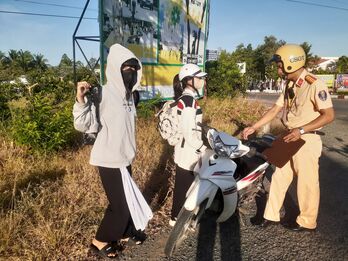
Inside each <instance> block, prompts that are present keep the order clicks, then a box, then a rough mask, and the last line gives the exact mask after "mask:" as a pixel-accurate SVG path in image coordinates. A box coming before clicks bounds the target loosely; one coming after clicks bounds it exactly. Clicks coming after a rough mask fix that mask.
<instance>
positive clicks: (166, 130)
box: [156, 101, 183, 146]
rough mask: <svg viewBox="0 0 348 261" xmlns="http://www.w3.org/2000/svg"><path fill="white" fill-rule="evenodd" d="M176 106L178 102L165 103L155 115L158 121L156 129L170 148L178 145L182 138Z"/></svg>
mask: <svg viewBox="0 0 348 261" xmlns="http://www.w3.org/2000/svg"><path fill="white" fill-rule="evenodd" d="M177 104H178V101H167V102H166V103H165V104H164V105H163V107H162V109H161V110H160V111H159V112H158V113H157V114H156V117H158V119H159V122H158V125H157V129H158V130H159V133H160V134H161V136H162V138H163V139H165V140H167V141H168V143H169V145H171V146H175V145H176V144H178V142H180V140H181V139H182V136H183V135H182V133H181V131H180V127H179V115H178V111H177V110H178V107H177Z"/></svg>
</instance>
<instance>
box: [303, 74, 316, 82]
mask: <svg viewBox="0 0 348 261" xmlns="http://www.w3.org/2000/svg"><path fill="white" fill-rule="evenodd" d="M305 80H306V82H308V83H309V84H313V83H314V82H315V81H316V80H317V78H315V77H314V76H313V75H310V74H308V75H306V77H305Z"/></svg>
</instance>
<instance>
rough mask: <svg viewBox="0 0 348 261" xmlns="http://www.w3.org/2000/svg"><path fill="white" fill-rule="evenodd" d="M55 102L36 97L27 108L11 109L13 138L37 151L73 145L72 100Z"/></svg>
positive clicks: (29, 101) (40, 95) (30, 100)
mask: <svg viewBox="0 0 348 261" xmlns="http://www.w3.org/2000/svg"><path fill="white" fill-rule="evenodd" d="M54 100H55V99H54V98H52V97H50V96H48V95H43V94H37V95H34V96H32V97H30V98H29V99H28V102H27V104H26V106H24V107H22V108H18V107H17V108H11V109H12V111H11V113H12V124H11V127H10V129H11V135H12V138H13V139H14V140H15V141H16V142H17V143H19V144H22V145H27V146H29V147H31V148H33V149H34V150H38V151H48V152H50V151H59V150H61V149H64V148H66V147H68V146H69V145H71V144H72V142H73V140H74V137H75V135H76V132H75V130H74V127H73V124H72V122H73V120H72V113H71V111H72V102H71V101H72V100H73V99H70V100H71V101H68V102H64V103H60V104H54Z"/></svg>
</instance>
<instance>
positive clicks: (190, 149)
mask: <svg viewBox="0 0 348 261" xmlns="http://www.w3.org/2000/svg"><path fill="white" fill-rule="evenodd" d="M206 76H207V73H205V72H202V71H201V69H200V68H199V67H198V66H197V65H195V64H185V65H184V66H183V67H182V68H181V69H180V72H179V75H176V76H175V77H174V81H173V85H174V86H173V87H174V99H175V100H177V101H178V103H177V111H178V115H179V126H180V129H181V133H182V134H183V135H182V138H181V140H180V141H179V142H178V143H177V144H176V145H175V147H174V162H175V164H176V173H175V184H174V191H173V205H172V210H171V217H170V221H169V224H170V225H171V226H174V224H175V221H176V218H177V216H178V214H179V212H180V209H181V208H182V206H183V204H184V202H185V196H186V192H187V190H188V189H189V187H190V186H191V184H192V182H193V180H194V175H193V169H194V166H195V165H196V163H197V161H198V159H199V154H200V153H201V152H202V151H203V150H204V149H205V146H204V145H203V140H202V130H201V127H200V126H198V123H202V116H203V114H202V109H201V107H200V106H199V105H198V103H197V101H196V97H197V96H198V95H199V93H198V90H200V89H202V88H203V87H204V86H205V83H206V81H205V78H206Z"/></svg>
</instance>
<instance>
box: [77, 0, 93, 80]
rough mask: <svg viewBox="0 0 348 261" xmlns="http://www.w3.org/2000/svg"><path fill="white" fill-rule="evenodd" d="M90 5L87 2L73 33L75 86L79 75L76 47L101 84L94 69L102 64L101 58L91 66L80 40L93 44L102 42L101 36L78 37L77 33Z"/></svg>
mask: <svg viewBox="0 0 348 261" xmlns="http://www.w3.org/2000/svg"><path fill="white" fill-rule="evenodd" d="M89 3H90V0H86V4H85V6H84V8H83V11H82V13H81V16H80V18H79V21H78V23H77V25H76V28H75V31H74V33H73V36H72V40H73V68H74V83H75V85H76V84H77V75H76V46H77V47H78V48H79V50H80V52H81V53H82V55H83V57H84V58H85V61H86V62H87V65H88V67H89V68H90V69H91V71H92V73H93V75H94V76H95V77H96V79H97V81H98V83H99V82H100V80H99V77H98V75H97V74H96V73H95V71H94V69H95V68H96V66H97V65H98V64H99V62H100V56H99V58H98V59H97V62H96V63H95V65H94V66H91V64H90V63H89V61H88V59H87V56H86V54H85V52H84V51H83V49H82V47H81V45H80V43H79V40H82V41H93V42H100V35H98V36H77V35H76V34H77V32H78V30H79V28H80V25H81V22H82V19H83V17H84V15H85V12H86V10H87V8H88V5H89Z"/></svg>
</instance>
